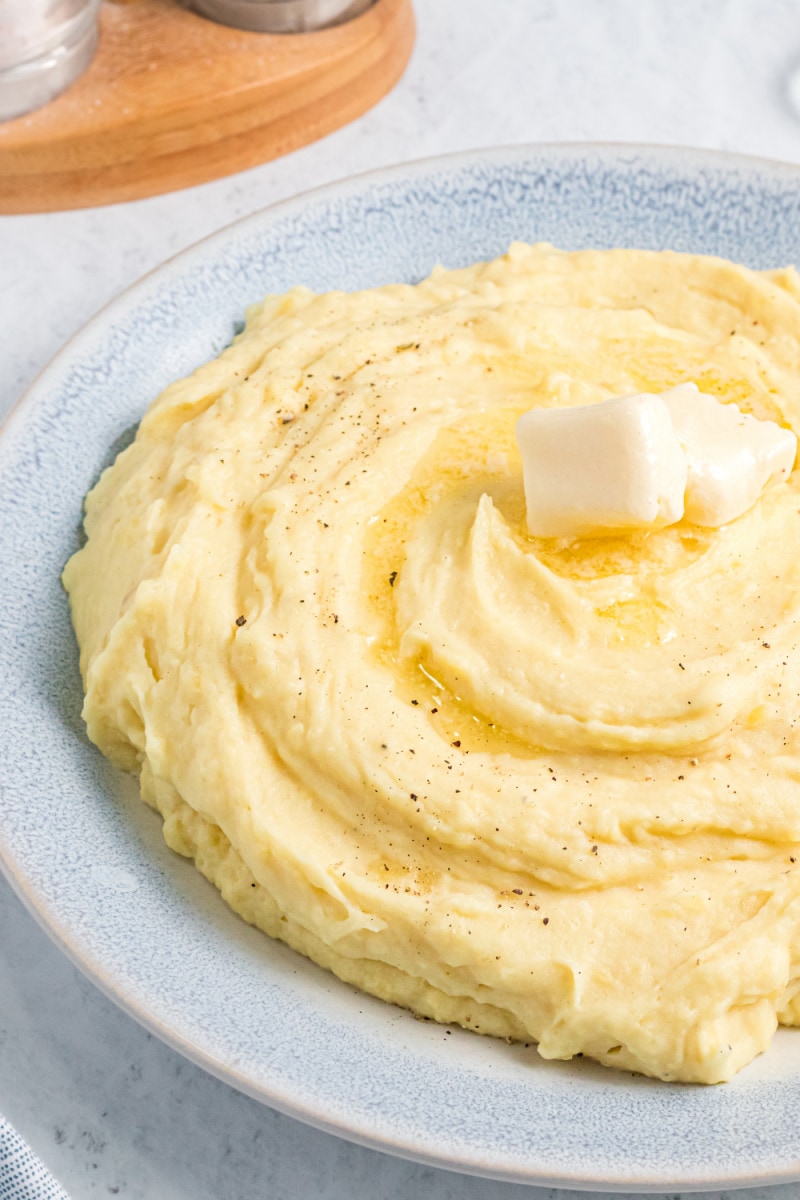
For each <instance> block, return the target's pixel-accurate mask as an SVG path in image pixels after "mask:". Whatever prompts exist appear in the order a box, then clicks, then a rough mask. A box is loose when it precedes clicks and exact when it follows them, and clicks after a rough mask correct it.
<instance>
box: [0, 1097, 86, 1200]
mask: <svg viewBox="0 0 800 1200" xmlns="http://www.w3.org/2000/svg"><path fill="white" fill-rule="evenodd" d="M0 1200H69V1196H68V1195H67V1193H66V1192H65V1191H64V1189H63V1188H62V1187H61V1186H60V1185H59V1184H58V1183H56V1181H55V1179H54V1178H53V1176H52V1175H51V1174H50V1172H49V1171H48V1170H47V1168H46V1167H45V1166H43V1165H42V1163H40V1162H39V1159H38V1158H37V1157H36V1155H35V1154H34V1153H33V1151H32V1150H31V1148H30V1146H28V1144H27V1143H26V1142H24V1141H23V1140H22V1138H21V1137H20V1136H19V1134H18V1133H17V1131H16V1129H14V1127H13V1125H10V1124H9V1122H8V1121H7V1120H6V1119H5V1117H4V1116H2V1115H1V1114H0Z"/></svg>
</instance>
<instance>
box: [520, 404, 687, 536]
mask: <svg viewBox="0 0 800 1200" xmlns="http://www.w3.org/2000/svg"><path fill="white" fill-rule="evenodd" d="M516 433H517V443H518V445H519V449H520V453H521V455H522V466H523V476H524V485H525V501H526V506H527V515H528V529H529V530H530V532H531V533H532V534H534V535H536V536H538V537H592V536H602V535H603V534H608V533H626V532H630V531H633V530H636V529H652V528H659V527H660V526H662V525H671V524H673V523H674V522H675V521H679V520H680V518H681V517H682V515H683V502H684V493H685V491H686V480H687V471H688V468H687V460H686V455H685V454H684V452H683V449H682V448H681V444H680V442H679V440H678V437H677V435H676V433H675V430H674V428H673V424H672V420H671V417H670V412H669V409H668V408H667V405H666V404H665V402H664V401H663V400H662V399H661V398H660V397H659V396H653V395H646V394H643V395H638V396H618V397H615V398H614V399H611V400H603V401H601V402H600V403H599V404H589V405H586V406H581V407H579V408H557V409H552V408H548V409H533V410H532V411H531V412H527V413H524V414H523V415H522V416H521V417H520V419H519V421H518V422H517V429H516Z"/></svg>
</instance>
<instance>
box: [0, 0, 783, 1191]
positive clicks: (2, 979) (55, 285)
mask: <svg viewBox="0 0 800 1200" xmlns="http://www.w3.org/2000/svg"><path fill="white" fill-rule="evenodd" d="M1 2H2V0H0V3H1ZM416 11H417V18H418V24H419V32H418V40H417V45H416V49H415V52H414V55H413V58H412V61H411V64H410V66H409V68H408V71H407V73H406V75H405V77H404V79H403V80H402V81H401V83H400V84H399V85H398V87H397V88H396V89H395V90H394V92H392V94H391V95H390V96H388V97H387V98H386V99H385V100H384V101H382V103H381V104H379V105H378V107H377V108H375V109H374V110H373V111H372V112H370V113H368V114H367V115H366V116H365V117H362V118H361V119H360V120H359V121H357V122H356V123H355V124H353V125H351V126H349V127H348V128H346V129H343V130H341V131H340V132H338V133H335V134H333V135H331V136H330V137H328V138H326V139H325V140H324V141H322V142H318V143H316V144H315V145H313V146H309V147H307V148H306V149H304V150H300V151H297V152H296V153H294V154H292V155H290V156H289V157H288V158H284V159H281V160H279V161H278V162H274V163H268V164H267V165H265V166H263V167H259V168H257V169H255V170H252V171H248V172H246V173H244V174H241V175H237V176H233V177H232V178H230V179H224V180H220V181H218V182H216V183H211V184H206V185H204V186H203V187H198V188H194V189H191V190H189V191H184V192H178V193H175V194H174V195H171V196H163V197H157V198H155V199H151V200H144V201H139V202H137V203H134V204H127V205H118V206H115V207H111V208H103V209H94V210H87V211H85V212H73V213H63V214H48V215H43V216H21V217H4V218H0V351H1V352H2V353H1V355H0V368H1V369H0V420H2V418H3V416H4V415H5V413H7V412H8V410H9V409H10V408H11V406H12V405H13V404H14V402H15V401H16V400H17V398H18V397H19V396H20V395H21V394H22V393H23V391H24V390H25V388H26V387H27V386H28V384H29V383H30V382H31V381H32V380H33V379H34V378H35V376H36V374H37V373H38V372H39V371H40V370H41V369H42V368H43V367H44V366H45V365H46V363H47V362H48V360H49V359H50V358H51V356H52V355H53V354H54V353H55V352H56V350H58V348H59V347H60V346H61V345H62V343H63V342H64V341H65V340H66V339H67V338H68V337H70V335H71V334H72V333H73V332H75V330H77V329H78V328H79V327H80V326H81V325H83V324H84V323H85V321H86V320H88V319H89V317H91V316H92V314H93V313H95V312H96V311H97V310H98V309H99V308H100V307H102V305H104V304H105V303H106V302H107V301H108V300H110V299H111V298H112V297H113V296H115V295H116V294H117V293H118V292H119V291H120V290H122V289H123V288H125V287H126V286H127V285H128V284H130V283H132V282H133V281H134V280H136V279H137V278H139V276H141V275H142V274H144V273H145V272H146V271H149V270H150V269H151V268H152V267H155V266H157V265H158V264H159V263H160V262H162V261H163V260H164V259H165V258H167V257H169V256H171V255H173V254H175V253H177V252H178V251H179V250H181V249H183V248H184V247H185V246H187V245H189V244H191V243H192V242H194V241H196V240H197V239H198V238H201V237H203V236H205V235H206V234H208V233H212V232H213V231H214V230H216V229H218V228H220V227H221V226H223V225H226V224H228V223H229V222H231V221H233V220H235V219H236V218H237V217H240V216H244V215H246V214H248V213H250V212H253V211H255V210H256V209H259V208H262V207H264V206H265V205H267V204H271V203H272V202H274V201H276V200H280V199H283V198H284V197H286V196H290V195H293V194H295V193H297V192H300V191H303V190H305V189H307V188H310V187H316V186H318V185H319V184H322V183H326V182H328V181H331V180H334V179H338V178H341V177H342V176H345V175H350V174H353V173H356V172H359V171H364V170H369V169H371V168H373V167H378V166H384V165H388V164H391V163H395V162H401V161H403V160H409V159H414V158H420V157H424V156H428V155H433V154H438V153H442V152H447V151H452V150H460V149H470V148H474V147H480V146H490V145H497V144H503V143H513V142H529V141H545V142H548V141H604V142H656V143H671V144H682V145H691V146H702V147H710V148H715V149H725V150H732V151H737V152H743V153H748V154H757V155H763V156H767V157H771V158H781V159H784V160H787V161H791V162H797V163H800V83H798V84H797V86H796V89H795V90H794V91H793V88H792V75H793V72H794V70H795V69H796V68H797V69H800V0H694V2H693V0H670V2H667V0H485V2H480V0H416ZM795 95H796V98H797V105H798V107H797V109H795V107H794V101H793V96H795ZM798 233H799V235H800V231H798ZM1 770H2V764H0V771H1ZM0 1111H3V1112H5V1114H6V1115H7V1116H8V1117H9V1118H10V1119H11V1120H12V1121H13V1122H14V1123H15V1125H16V1126H17V1128H18V1129H19V1131H20V1132H21V1133H22V1134H23V1135H24V1136H25V1137H27V1138H28V1140H29V1141H30V1142H31V1144H32V1145H33V1147H34V1148H35V1149H36V1150H37V1151H38V1152H39V1154H40V1155H41V1157H42V1158H43V1159H44V1161H45V1162H46V1163H47V1165H48V1166H49V1167H50V1168H51V1170H53V1171H54V1173H55V1174H56V1175H57V1176H58V1178H59V1180H60V1181H61V1182H62V1183H63V1185H64V1186H65V1187H66V1188H67V1189H68V1190H69V1192H70V1194H71V1196H72V1197H73V1198H74V1200H85V1198H87V1197H101V1196H110V1195H118V1196H121V1197H126V1198H128V1200H306V1198H308V1200H418V1198H420V1200H422V1198H423V1197H424V1200H545V1198H547V1200H566V1197H568V1196H574V1195H577V1193H567V1192H558V1191H553V1190H551V1189H536V1188H531V1189H526V1188H522V1187H517V1186H515V1185H509V1184H495V1183H491V1182H488V1181H486V1180H477V1179H468V1178H466V1177H463V1176H459V1175H453V1174H450V1173H448V1172H445V1171H438V1170H433V1169H430V1168H427V1167H420V1166H416V1165H414V1164H412V1163H407V1162H404V1161H401V1160H399V1159H394V1158H390V1157H388V1156H385V1155H382V1154H378V1153H376V1152H374V1151H369V1150H364V1149H361V1148H359V1147H356V1146H353V1145H350V1144H348V1143H346V1142H342V1141H339V1140H337V1139H336V1138H333V1137H331V1136H329V1135H326V1134H322V1133H318V1132H316V1131H315V1130H312V1129H309V1128H307V1127H305V1126H303V1125H299V1124H297V1123H296V1122H294V1121H291V1120H289V1119H287V1118H284V1117H281V1116H279V1115H277V1114H276V1113H273V1112H271V1111H270V1110H268V1109H265V1108H263V1107H261V1106H260V1105H259V1104H257V1103H255V1102H254V1101H251V1100H248V1099H247V1098H245V1097H244V1096H241V1095H239V1094H238V1093H236V1092H234V1091H232V1090H231V1089H230V1088H228V1087H227V1086H226V1085H224V1084H222V1083H219V1082H217V1081H216V1080H214V1079H212V1078H210V1077H209V1076H207V1075H205V1074H204V1073H203V1072H202V1071H200V1070H199V1069H198V1068H196V1067H194V1066H192V1065H191V1064H190V1063H188V1062H186V1061H184V1060H183V1059H181V1058H180V1057H179V1056H178V1055H176V1054H175V1053H174V1052H173V1051H171V1050H168V1049H167V1048H166V1047H165V1046H163V1045H161V1043H159V1042H158V1041H156V1040H154V1039H153V1038H152V1037H150V1036H149V1035H148V1034H146V1033H145V1032H144V1031H143V1030H142V1029H140V1028H139V1026H138V1025H136V1024H135V1023H134V1022H133V1021H131V1020H130V1019H129V1018H128V1017H126V1016H124V1015H123V1014H122V1013H121V1012H119V1011H118V1010H117V1009H116V1008H115V1007H114V1006H113V1005H112V1004H111V1003H110V1002H109V1001H107V1000H106V999H105V998H104V997H103V996H102V995H101V994H100V993H99V992H97V991H96V990H95V989H94V987H93V986H92V985H91V984H89V983H87V982H86V981H85V980H84V979H83V978H82V976H81V975H80V974H79V973H78V972H77V971H76V970H75V969H74V968H73V967H72V966H71V965H70V964H69V963H68V962H67V961H66V960H65V959H64V958H62V956H61V955H60V954H59V952H58V951H56V950H55V949H54V948H53V947H52V946H51V945H50V943H49V941H48V939H47V938H46V937H45V935H44V934H43V933H41V932H40V930H39V929H38V927H37V926H36V925H35V924H34V922H33V921H32V920H31V918H30V917H29V916H28V915H27V914H26V913H25V912H24V911H23V910H22V908H21V906H20V905H19V903H18V902H17V900H16V899H15V898H14V897H13V895H12V894H11V892H10V890H9V888H8V887H7V885H6V884H5V883H3V882H2V881H0ZM799 1122H800V1115H799ZM799 1129H800V1124H799ZM798 1139H800V1132H799V1133H798ZM736 1195H737V1196H739V1197H740V1198H741V1200H797V1198H798V1197H800V1184H798V1185H785V1186H783V1187H777V1188H767V1189H748V1190H746V1191H743V1192H739V1193H736ZM670 1196H671V1197H673V1198H674V1197H675V1193H674V1192H673V1193H670ZM713 1196H714V1197H716V1200H720V1197H721V1196H722V1193H713Z"/></svg>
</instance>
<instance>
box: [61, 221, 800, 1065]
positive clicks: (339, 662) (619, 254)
mask: <svg viewBox="0 0 800 1200" xmlns="http://www.w3.org/2000/svg"><path fill="white" fill-rule="evenodd" d="M683 382H694V383H696V384H697V386H698V387H699V389H700V390H701V392H705V393H708V394H711V395H713V396H715V397H717V398H718V399H720V400H722V401H733V402H735V403H736V404H737V405H739V406H740V407H741V408H742V409H743V410H744V411H747V412H752V413H753V414H755V415H756V416H757V417H761V418H768V419H770V420H773V421H777V422H779V423H781V424H782V425H786V426H789V427H792V428H794V429H795V430H796V431H797V430H800V279H798V276H797V275H796V274H795V272H794V271H793V270H791V269H789V270H779V271H778V270H776V271H769V272H761V273H759V272H753V271H749V270H745V269H744V268H741V267H737V266H734V265H733V264H730V263H728V262H724V261H722V260H719V259H713V258H693V257H689V256H685V255H679V254H673V253H645V252H638V251H623V250H617V251H611V252H580V253H575V254H567V253H561V252H559V251H557V250H554V249H553V248H551V247H549V246H533V247H531V246H526V245H520V244H516V245H514V246H512V247H511V249H510V251H509V253H508V254H507V255H506V256H504V257H503V258H500V259H498V260H497V261H495V262H492V263H484V264H479V265H477V266H475V267H471V268H469V269H466V270H457V271H446V270H443V269H437V270H436V271H434V273H433V274H432V276H431V277H430V278H429V279H428V280H426V281H425V282H424V283H421V284H420V285H419V286H417V287H408V286H391V287H384V288H380V289H377V290H372V291H365V292H361V293H356V294H353V295H346V294H343V293H331V294H328V295H321V296H318V295H313V294H312V293H311V292H309V291H307V290H306V289H304V288H295V289H294V290H292V291H291V292H289V293H287V294H286V295H284V296H270V297H268V298H267V299H266V300H265V301H264V302H263V303H262V304H259V305H256V306H255V307H253V308H252V309H251V310H250V312H249V313H248V320H247V327H246V329H245V330H244V332H243V333H242V334H241V335H240V336H239V337H237V338H236V340H235V341H234V343H233V344H232V346H230V347H229V348H228V349H227V350H225V351H224V352H223V354H222V355H221V356H220V357H219V358H218V359H217V360H216V361H214V362H211V363H208V364H206V365H205V366H203V367H201V368H200V369H199V370H197V371H196V372H195V373H194V374H193V375H192V376H191V377H189V378H188V379H185V380H182V381H181V382H179V383H175V384H173V385H172V386H171V387H169V388H167V390H166V391H165V392H164V393H163V394H162V395H161V396H159V397H158V399H157V400H155V402H154V403H153V405H152V406H151V408H150V409H149V411H148V412H147V414H146V415H145V417H144V419H143V420H142V423H141V427H140V429H139V433H138V436H137V438H136V441H135V442H134V444H133V445H132V446H130V447H129V448H128V449H127V450H126V451H125V452H124V453H123V454H121V455H120V457H119V458H118V460H117V462H116V463H115V464H114V466H113V467H112V468H111V469H110V470H108V471H107V472H106V473H105V474H104V475H103V477H102V478H101V480H100V482H99V483H98V485H97V486H96V487H95V489H94V490H93V491H92V493H91V494H90V496H89V497H88V500H87V506H86V507H87V512H86V529H87V533H88V541H87V543H86V545H85V546H84V547H83V549H81V550H80V551H79V553H78V554H76V555H75V556H74V558H73V559H72V560H71V561H70V562H69V564H68V566H67V568H66V571H65V574H64V580H65V584H66V587H67V589H68V591H69V594H70V599H71V604H72V613H73V619H74V624H75V629H76V631H77V636H78V640H79V643H80V648H81V670H82V673H83V678H84V682H85V688H86V703H85V709H84V715H85V719H86V723H87V726H88V730H89V735H90V737H91V738H92V740H93V741H94V742H96V743H97V745H98V746H99V747H100V748H101V749H102V750H103V752H104V753H105V754H107V755H108V756H109V757H110V758H111V759H112V760H113V761H114V762H116V763H117V764H118V765H119V766H120V767H122V768H124V769H126V770H130V771H136V772H138V773H139V774H140V779H141V789H142V794H143V796H144V798H145V800H147V801H148V803H150V804H151V805H153V806H154V807H156V808H157V809H158V810H159V811H160V812H161V813H162V814H163V818H164V835H165V837H166V839H167V842H168V843H169V845H170V846H172V847H173V848H174V849H175V850H177V851H178V852H179V853H181V854H185V855H189V856H191V857H193V858H194V860H195V862H196V864H197V866H198V867H199V869H200V870H201V871H202V872H203V873H204V874H205V875H207V876H208V878H209V879H211V880H213V881H214V882H215V883H216V885H217V886H218V887H219V888H220V890H221V891H222V894H223V895H224V897H225V898H226V900H227V901H228V903H229V904H231V905H232V906H233V908H235V909H236V910H237V911H238V912H239V913H241V915H242V916H243V917H244V918H245V920H247V921H250V922H253V923H254V924H256V925H258V926H260V928H262V929H264V930H265V931H266V932H267V933H269V934H271V935H272V936H274V937H279V938H282V939H283V940H284V941H286V942H288V943H289V944H290V945H291V946H294V947H295V948H296V949H298V950H300V951H301V952H302V953H304V954H307V955H309V956H310V957H311V958H313V959H314V960H316V961H317V962H318V963H321V964H322V965H323V966H325V967H328V968H329V969H330V970H332V971H334V972H335V973H336V974H337V975H339V976H340V977H341V978H342V979H345V980H348V981H349V982H351V983H354V984H357V985H358V986H359V987H361V988H363V989H365V990H366V991H368V992H371V993H374V994H375V995H377V996H380V997H383V998H384V999H386V1000H390V1001H395V1002H396V1003H398V1004H401V1005H406V1006H408V1007H409V1008H412V1009H413V1010H414V1011H415V1012H417V1013H421V1014H424V1015H425V1016H428V1017H432V1018H434V1019H435V1020H438V1021H445V1022H457V1023H459V1024H461V1025H464V1026H466V1027H468V1028H470V1029H474V1030H477V1031H479V1032H481V1033H488V1034H495V1035H498V1036H502V1037H509V1038H515V1039H521V1040H524V1041H535V1042H536V1043H537V1044H538V1049H539V1052H540V1054H542V1055H543V1056H544V1057H546V1058H561V1059H566V1058H569V1057H571V1056H572V1055H575V1054H578V1053H581V1054H584V1055H590V1056H592V1057H593V1058H595V1059H598V1060H599V1061H600V1062H603V1063H606V1064H608V1065H610V1066H616V1067H624V1068H627V1069H632V1070H635V1071H641V1072H645V1073H646V1074H649V1075H655V1076H659V1077H661V1078H663V1079H671V1080H697V1081H704V1082H716V1081H721V1080H726V1079H728V1078H730V1076H731V1075H732V1074H733V1073H734V1072H735V1071H736V1070H738V1069H739V1068H740V1067H742V1066H743V1065H744V1064H745V1063H747V1062H748V1061H749V1060H750V1059H751V1058H752V1057H753V1056H754V1055H755V1054H757V1053H758V1052H759V1051H761V1050H763V1049H764V1048H765V1047H766V1045H767V1044H768V1042H769V1040H770V1038H771V1037H772V1035H773V1033H774V1030H775V1027H776V1024H777V1023H778V1022H783V1023H786V1024H793V1023H796V1022H798V1020H800V999H798V988H799V986H800V985H799V982H798V981H799V980H800V970H799V969H798V955H799V953H800V937H799V936H798V930H799V927H800V863H798V861H797V859H798V857H800V735H799V734H798V729H797V719H798V713H799V712H800V625H799V624H798V620H799V618H800V489H798V482H797V472H795V473H794V474H793V475H792V477H791V478H790V480H789V481H788V482H787V483H781V484H779V485H777V486H775V487H773V488H772V489H770V490H768V491H767V492H765V493H764V494H763V495H762V496H761V498H760V499H759V500H758V501H757V503H756V504H755V505H754V507H753V508H751V509H750V510H749V511H748V512H747V513H745V514H744V515H743V516H742V517H740V518H739V519H738V520H736V521H733V522H732V523H730V524H729V525H726V526H723V527H722V528H719V529H703V528H700V527H698V526H693V525H691V524H690V523H688V522H687V521H686V520H683V521H681V522H679V523H678V524H675V525H672V526H669V527H668V528H664V529H660V530H657V531H653V532H649V533H637V534H632V535H630V536H626V537H617V538H592V539H587V540H585V541H571V540H555V539H536V538H533V537H531V536H529V535H528V533H527V532H526V525H525V498H524V495H523V485H522V471H521V465H520V460H519V455H518V452H517V448H516V443H515V439H514V426H515V422H516V420H517V418H518V417H519V416H520V414H521V413H522V412H524V411H526V410H528V409H531V408H533V407H536V406H538V405H544V406H554V405H585V404H590V403H593V402H595V401H600V400H603V399H606V398H608V397H610V396H614V395H622V394H626V393H632V392H639V391H647V392H661V391H663V390H665V389H667V388H671V387H673V386H675V385H677V384H679V383H683Z"/></svg>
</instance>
